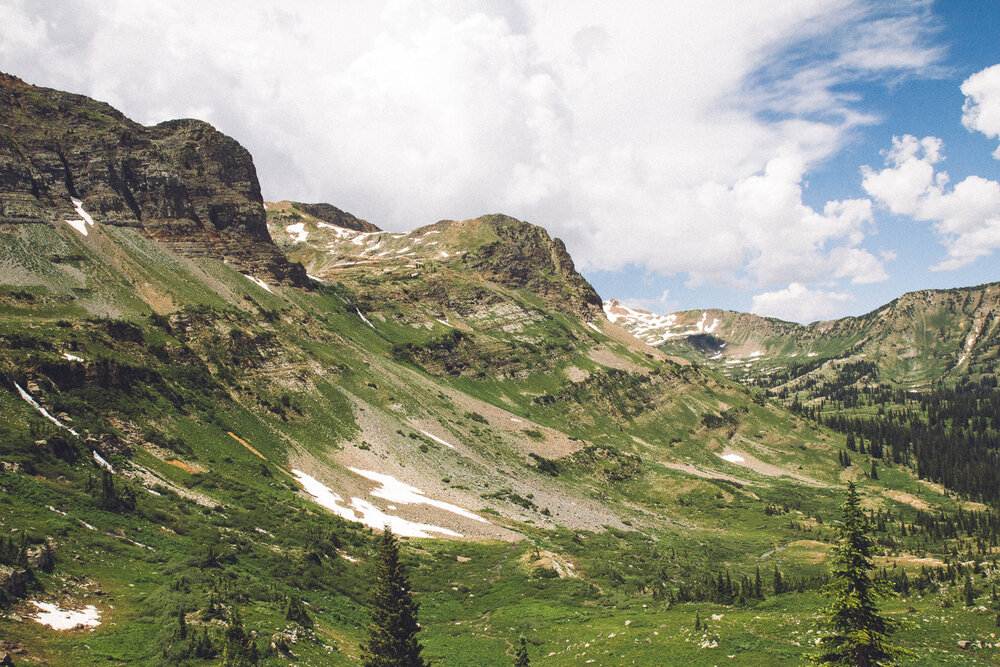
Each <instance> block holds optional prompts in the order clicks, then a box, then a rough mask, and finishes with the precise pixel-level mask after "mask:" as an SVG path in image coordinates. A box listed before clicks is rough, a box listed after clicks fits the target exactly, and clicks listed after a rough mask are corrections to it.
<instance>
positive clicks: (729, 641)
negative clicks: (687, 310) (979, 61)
mask: <svg viewBox="0 0 1000 667" xmlns="http://www.w3.org/2000/svg"><path fill="white" fill-rule="evenodd" d="M3 82H4V86H5V95H4V97H3V99H2V100H0V110H2V111H3V113H4V117H3V121H4V122H3V125H4V126H5V128H8V129H5V130H4V132H6V134H4V135H3V137H4V141H5V143H4V150H5V151H6V153H4V158H3V160H4V161H3V162H2V164H0V168H2V169H3V170H4V171H3V172H2V173H3V174H4V177H3V178H2V179H0V202H2V206H3V208H2V211H3V215H2V216H0V267H2V270H0V313H2V318H0V408H2V409H0V462H2V466H0V468H2V470H0V487H3V489H4V493H3V494H0V526H2V527H3V528H4V531H3V532H4V534H5V535H6V536H7V537H6V538H5V539H4V540H3V541H0V591H2V595H0V602H2V603H3V607H2V613H0V636H2V637H3V638H4V640H3V641H4V642H6V643H5V644H4V645H3V647H2V648H0V650H5V651H12V650H15V649H16V650H18V651H23V653H17V654H16V655H15V657H14V660H15V661H17V662H18V663H20V662H21V661H40V660H46V661H47V662H48V663H49V664H91V663H94V662H98V661H100V662H103V661H117V662H123V663H127V664H171V665H173V664H214V663H216V662H218V660H219V659H220V658H221V656H222V652H223V647H224V645H225V642H226V641H228V640H227V639H226V636H227V634H229V630H232V629H233V628H234V627H237V626H238V624H239V623H242V626H243V627H245V628H246V630H247V631H248V632H249V631H253V632H254V633H255V634H254V635H253V638H254V641H255V642H256V645H257V646H259V649H260V651H261V656H260V662H261V663H262V664H274V665H277V664H288V662H289V661H291V660H294V662H295V664H303V665H307V664H313V665H320V664H357V661H358V656H359V645H360V643H361V642H362V641H363V640H364V629H363V628H364V624H365V622H366V619H367V609H366V604H367V588H368V582H369V581H370V572H369V560H370V558H371V554H372V549H373V545H374V541H373V539H372V530H373V529H374V530H378V529H381V528H382V527H383V526H385V525H389V526H390V527H391V528H392V530H393V531H394V532H396V533H397V534H399V535H400V536H402V537H403V538H404V543H405V549H404V558H405V561H406V563H407V565H408V567H409V569H410V572H411V576H412V580H413V587H414V591H415V593H416V595H417V599H418V601H419V603H420V620H421V624H422V626H423V630H422V632H421V641H422V642H423V643H424V645H425V647H426V651H425V654H426V655H427V657H428V658H429V659H431V660H433V661H434V662H435V663H437V664H476V665H503V664H510V662H511V656H512V654H513V647H514V645H515V643H516V642H517V639H518V637H519V636H522V635H523V636H525V637H527V638H528V640H529V642H530V647H531V648H530V652H531V657H532V661H533V662H537V663H538V664H552V665H563V664H565V665H569V664H579V663H580V662H584V663H586V662H588V661H589V660H594V661H595V663H596V664H631V662H632V661H633V660H635V661H637V664H639V663H643V664H664V662H665V661H666V662H672V661H686V662H691V663H692V664H716V663H720V662H724V661H725V662H730V663H731V664H748V665H751V664H760V663H761V662H762V661H764V660H767V661H769V662H771V663H773V664H799V663H800V662H801V659H802V655H803V651H804V649H803V645H804V644H806V643H807V642H808V641H809V640H810V639H811V638H812V637H813V636H814V634H813V633H814V628H813V627H812V626H813V624H814V621H815V614H816V611H817V610H818V609H819V607H820V606H821V604H822V600H821V598H820V596H819V594H818V588H819V587H820V586H821V585H822V583H823V582H824V581H825V577H826V574H827V571H828V570H827V567H828V562H829V547H830V545H831V543H832V541H833V540H834V537H835V533H834V532H833V531H832V530H831V529H830V527H829V526H830V524H831V522H832V521H835V520H836V517H837V516H838V512H839V505H840V503H841V500H842V495H843V485H844V482H845V481H846V480H848V479H856V480H858V481H859V483H860V484H861V486H862V488H863V490H864V493H865V502H866V507H868V508H870V510H871V511H872V512H873V517H874V518H877V519H878V525H879V526H880V527H879V531H880V533H879V536H880V540H881V542H880V544H882V545H883V547H884V550H885V551H884V555H883V556H880V559H879V565H880V566H882V567H884V568H886V572H887V576H892V577H894V578H895V579H894V580H895V581H902V580H905V581H906V582H907V584H906V585H907V586H909V585H910V583H909V582H910V581H911V580H912V581H913V582H918V581H919V582H920V583H919V586H920V587H921V588H920V590H921V591H924V590H925V589H926V590H927V595H926V599H925V598H924V596H923V595H922V594H921V595H920V596H919V599H918V596H917V595H916V594H912V595H909V597H907V599H906V600H904V601H901V602H898V603H893V604H894V605H895V606H894V607H893V608H892V613H894V614H914V615H915V616H914V618H920V617H921V615H923V616H926V615H928V614H930V613H931V612H934V613H936V614H937V616H938V617H940V618H942V619H944V614H947V618H948V622H949V623H951V625H950V626H949V627H948V629H947V630H940V629H937V628H934V627H930V626H927V625H924V627H923V628H918V629H916V630H913V631H912V632H910V633H909V634H907V635H906V636H905V638H904V641H905V643H907V645H910V646H912V647H920V648H922V649H924V650H928V651H930V650H933V651H935V652H937V653H936V657H937V656H941V658H942V659H941V660H940V661H935V664H940V663H941V662H949V661H951V660H952V658H954V659H955V660H954V661H956V662H959V661H968V659H969V658H970V657H972V656H971V654H966V655H961V656H959V655H955V656H952V655H950V654H948V653H946V652H948V651H951V652H952V653H953V652H954V651H953V649H954V638H953V637H952V634H951V633H952V631H954V632H961V633H963V636H965V635H966V634H968V635H969V636H976V637H985V636H986V635H987V634H988V632H989V631H990V628H992V627H993V626H994V620H993V616H992V615H991V614H987V613H983V612H980V611H977V610H976V609H968V610H966V609H959V608H957V607H956V608H954V609H951V608H950V607H949V610H948V611H947V612H944V613H942V611H941V609H940V608H939V604H940V603H941V601H942V600H945V599H950V598H951V596H953V595H956V594H957V593H954V592H953V591H952V587H953V586H954V585H956V576H958V578H959V579H958V585H961V583H962V581H961V579H962V577H964V575H965V574H966V573H969V574H970V576H971V575H972V573H973V572H974V574H975V576H976V578H977V582H979V583H978V595H979V597H980V598H981V599H982V601H983V602H984V603H985V604H989V601H988V591H987V588H986V587H985V586H984V581H983V582H980V578H981V575H982V576H985V570H983V569H981V568H979V567H978V566H977V567H976V569H975V571H974V570H973V566H972V565H971V564H969V563H970V561H974V560H975V559H974V558H972V557H970V554H971V552H972V549H973V548H975V547H976V545H980V552H979V556H980V557H981V558H982V559H985V558H988V557H989V553H990V552H989V548H988V547H986V552H985V553H986V555H983V553H984V552H983V547H982V546H981V545H983V544H989V543H990V540H995V537H996V530H997V527H996V526H994V525H993V521H992V519H986V518H984V517H985V515H983V514H979V513H978V512H980V511H982V510H983V509H985V508H984V506H982V505H979V504H976V503H972V502H968V501H965V500H961V499H956V498H954V497H951V496H950V494H948V493H947V492H946V491H945V490H944V489H942V488H940V487H937V486H935V485H929V484H925V483H922V482H920V481H918V480H917V479H916V478H915V477H914V475H913V474H912V473H911V471H910V470H909V469H908V468H906V467H905V466H903V465H893V463H892V461H891V460H889V461H884V460H882V459H879V462H878V465H879V474H878V476H877V477H869V476H868V471H869V470H870V469H873V468H874V463H873V460H874V459H873V458H871V457H869V458H865V457H864V456H860V455H857V454H855V461H854V463H853V464H848V465H844V463H843V458H842V457H843V454H844V452H845V451H846V450H845V448H846V444H847V441H846V439H845V437H844V436H843V435H841V434H838V433H836V432H834V431H831V430H829V429H828V428H825V427H823V426H821V425H818V424H815V423H813V422H812V421H810V420H809V419H807V418H805V416H801V415H796V414H793V413H791V412H790V411H789V410H787V409H786V408H784V407H782V406H781V405H780V404H779V403H778V402H776V401H772V400H768V399H767V398H766V397H765V396H764V395H763V394H762V393H760V392H758V391H754V390H751V389H748V388H746V387H744V386H741V385H739V384H737V383H733V382H731V381H730V380H728V379H727V378H725V377H724V376H723V375H722V374H721V373H718V372H716V371H714V370H712V369H705V368H701V367H699V366H698V365H695V364H691V363H689V362H687V361H686V360H684V359H681V358H676V359H672V358H668V357H667V356H666V355H664V354H663V353H662V352H660V351H659V350H656V349H654V348H652V347H650V346H649V345H647V344H645V343H643V342H641V341H639V340H638V339H636V338H634V337H632V336H631V335H630V334H628V333H627V332H626V331H625V330H624V329H623V328H621V327H619V326H617V325H616V324H614V323H612V322H611V321H609V320H608V319H606V318H605V317H604V315H603V313H602V311H601V302H600V298H599V297H598V296H597V294H596V292H595V291H594V290H593V288H592V287H591V286H590V285H589V284H588V283H587V282H586V280H585V279H584V278H583V277H582V276H580V274H579V273H577V272H576V270H575V268H574V265H573V262H572V259H571V258H570V257H569V255H568V254H567V253H566V249H565V247H564V246H563V244H562V243H561V242H560V241H559V240H558V239H553V238H551V237H550V236H549V235H548V233H547V232H546V231H545V230H544V229H543V228H541V227H539V226H537V225H533V224H530V223H527V222H523V221H519V220H515V219H513V218H510V217H507V216H500V215H488V216H484V217H481V218H477V219H473V220H466V221H447V220H446V221H440V222H436V223H434V224H430V225H427V226H423V227H419V228H417V229H415V230H414V231H411V232H406V233H392V232H384V231H381V230H379V229H377V228H376V227H375V226H374V225H371V223H367V222H365V221H364V220H362V219H360V218H357V217H355V216H354V215H352V214H349V213H345V212H343V211H340V210H339V209H336V208H335V207H333V206H331V205H324V204H301V203H294V202H278V203H274V204H270V203H269V204H267V206H266V213H265V205H264V203H263V202H262V201H261V197H260V192H259V188H258V187H257V185H256V174H255V173H253V169H252V161H251V160H250V158H249V155H248V154H247V153H246V151H245V150H244V149H242V148H241V147H239V145H238V144H236V142H235V141H234V140H232V139H230V138H228V137H224V136H223V135H221V134H219V133H217V132H216V131H215V130H213V129H212V128H210V126H207V125H205V124H203V123H198V122H197V121H174V122H171V123H167V124H163V125H158V126H155V127H153V128H144V127H142V126H138V125H136V124H134V123H131V121H128V120H127V119H125V118H124V117H122V116H121V114H118V112H115V111H114V110H113V109H111V108H110V107H107V106H106V105H102V104H100V103H97V102H94V101H92V100H87V99H86V98H82V97H79V96H73V95H69V94H66V93H60V92H57V91H49V90H46V89H41V88H35V87H32V86H28V85H27V84H24V83H22V82H20V81H17V80H15V79H12V78H10V77H6V78H5V79H4V80H3ZM9 128H13V132H12V131H11V130H10V129H9ZM126 131H127V132H128V136H127V137H125V136H123V135H122V134H121V133H123V132H126ZM192 132H195V134H191V133H192ZM53 137H56V138H58V140H56V139H55V138H53ZM129 141H133V142H135V143H134V144H129V143H128V142H129ZM189 141H191V142H193V145H191V146H190V147H189V148H190V150H188V149H187V148H185V146H186V145H187V143H188V142H189ZM210 148H211V149H210ZM60 153H61V154H62V155H63V156H65V160H63V159H61V158H59V155H60ZM53 156H55V157H53ZM60 165H62V166H61V167H60ZM67 165H68V166H67ZM109 165H110V166H109ZM116 178H120V179H121V182H119V181H117V180H115V179H116ZM168 199H169V202H168V201H167V200H168ZM130 200H132V201H134V203H135V206H133V205H132V204H130V203H129V201H130ZM75 216H79V220H81V221H82V222H75V221H76V220H77V218H76V217H75ZM265 216H266V217H265ZM67 220H69V221H67ZM265 223H266V225H265ZM84 232H86V233H84ZM272 239H273V240H272ZM282 253H285V254H287V257H288V259H286V258H285V256H284V255H283V254H282ZM306 272H308V276H309V277H306ZM991 331H992V330H991ZM708 333H713V332H708ZM988 335H992V334H988ZM987 337H988V336H987ZM959 511H961V512H962V513H961V514H958V512H959ZM970 511H973V512H977V513H976V514H973V515H971V516H974V517H983V518H982V520H980V519H976V520H974V521H972V522H970V521H969V518H968V517H969V516H970V515H969V512H970ZM956 517H958V518H957V519H956ZM942 526H944V527H948V529H947V530H945V529H942V528H941V527H942ZM962 563H966V564H965V565H963V564H962ZM772 570H773V572H772ZM761 576H764V578H765V579H766V580H767V582H768V583H767V584H766V585H763V586H762V584H761V583H760V577H761ZM755 580H756V583H755ZM899 585H900V586H902V584H899ZM913 585H914V586H917V585H918V584H917V583H914V584H913ZM907 590H909V589H907ZM914 590H915V589H914ZM932 591H933V592H932ZM299 599H301V600H302V601H304V603H305V605H306V606H305V607H304V608H305V609H307V613H306V616H307V617H308V618H307V619H306V620H304V619H303V618H302V615H301V613H298V612H297V613H292V611H291V610H293V609H296V608H302V607H301V605H296V604H295V601H296V600H299ZM46 605H56V606H57V607H58V608H59V609H63V610H77V611H79V612H80V614H82V615H81V616H78V617H75V618H73V619H71V620H73V621H75V620H81V621H86V623H91V626H89V627H88V626H86V625H84V626H82V627H77V628H75V629H73V627H72V626H70V629H62V630H57V629H54V628H52V627H51V626H47V625H42V624H41V623H39V622H36V621H38V620H39V619H40V618H41V615H40V614H41V611H43V610H44V609H46V608H47V607H46ZM911 607H912V608H913V609H914V610H915V611H913V612H908V611H906V610H907V609H908V608H911ZM984 608H985V607H984ZM916 610H919V611H916ZM698 613H700V614H701V616H700V617H699V625H698V627H697V628H695V626H694V618H695V616H696V614H698ZM180 619H184V620H183V623H182V622H181V620H180ZM240 619H242V620H240ZM702 622H704V623H705V626H702V625H701V623H702ZM943 622H944V621H943V620H942V623H943ZM93 623H96V625H94V624H93ZM922 623H923V624H926V623H928V622H927V621H923V622H922ZM57 625H58V624H57ZM74 625H75V623H74ZM807 626H808V627H807ZM181 628H184V629H183V631H182V630H181ZM997 652H998V651H997V650H994V649H993V646H992V645H991V646H986V645H983V647H982V648H981V655H982V656H983V659H984V661H986V660H993V659H995V658H996V654H997ZM730 655H732V656H734V657H732V658H730V657H729V656H730ZM18 656H20V657H18ZM737 656H738V657H737Z"/></svg>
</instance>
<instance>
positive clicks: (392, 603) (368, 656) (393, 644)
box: [361, 526, 427, 667]
mask: <svg viewBox="0 0 1000 667" xmlns="http://www.w3.org/2000/svg"><path fill="white" fill-rule="evenodd" d="M374 575H375V581H374V584H373V586H372V591H371V598H370V600H371V614H372V619H371V623H370V624H369V626H368V641H367V642H366V643H365V644H363V645H362V647H361V651H362V662H363V664H364V665H365V667H424V666H425V665H426V664H427V663H426V662H424V659H423V658H422V657H420V651H421V650H422V647H421V646H420V643H419V642H417V633H418V632H419V631H420V626H419V625H418V624H417V604H416V603H415V602H414V601H413V598H412V597H411V596H410V582H409V580H408V579H407V576H406V569H405V568H404V567H403V564H402V563H400V561H399V544H398V543H397V542H396V538H395V536H394V535H393V534H392V531H391V530H389V528H388V526H387V527H386V528H385V530H384V531H383V532H382V537H381V539H380V540H379V543H378V550H377V551H376V553H375V562H374Z"/></svg>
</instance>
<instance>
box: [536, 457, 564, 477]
mask: <svg viewBox="0 0 1000 667" xmlns="http://www.w3.org/2000/svg"><path fill="white" fill-rule="evenodd" d="M528 456H530V457H531V458H533V459H534V460H535V463H536V464H537V465H536V467H537V468H538V470H539V472H544V473H545V474H546V475H551V476H553V477H557V476H558V475H559V465H558V464H557V463H556V462H555V461H553V460H552V459H547V458H545V457H544V456H539V455H538V454H536V453H534V452H531V453H530V454H528Z"/></svg>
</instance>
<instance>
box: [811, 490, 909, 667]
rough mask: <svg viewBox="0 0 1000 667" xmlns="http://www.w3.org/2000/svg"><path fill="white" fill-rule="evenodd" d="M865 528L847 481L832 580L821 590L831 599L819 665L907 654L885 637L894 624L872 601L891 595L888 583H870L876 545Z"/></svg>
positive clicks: (863, 666) (863, 663)
mask: <svg viewBox="0 0 1000 667" xmlns="http://www.w3.org/2000/svg"><path fill="white" fill-rule="evenodd" d="M868 529H869V525H868V522H867V521H866V518H865V515H864V514H863V513H862V511H861V504H860V500H859V498H858V491H857V487H856V486H855V485H854V482H850V483H848V485H847V499H846V501H845V502H844V512H843V523H842V524H841V526H840V544H839V545H838V546H837V553H836V556H835V557H834V561H833V566H834V568H833V572H832V574H831V577H832V578H831V581H830V583H829V584H827V586H826V589H825V591H824V592H825V593H826V595H827V596H828V597H831V598H832V599H833V602H832V603H831V604H830V606H829V607H827V609H826V610H825V611H826V614H827V618H826V620H825V622H824V625H825V626H826V627H827V628H828V629H830V630H831V631H832V634H830V635H827V636H824V637H823V638H822V639H821V640H820V642H819V647H820V651H821V653H820V654H819V655H817V656H815V658H814V659H815V661H816V662H818V663H820V664H824V665H851V666H860V667H868V666H873V665H881V664H887V663H892V662H895V661H896V660H898V659H899V658H903V657H908V656H910V655H911V654H910V653H909V651H905V650H903V649H901V648H899V647H896V646H893V645H892V644H890V643H889V635H890V634H891V633H892V632H893V631H894V630H896V629H897V628H898V627H899V623H898V622H897V621H894V620H893V619H889V618H886V617H884V616H883V615H882V614H881V613H880V612H879V609H878V605H877V602H878V600H879V599H881V598H887V597H891V596H892V595H893V594H894V592H893V590H892V586H891V584H890V583H889V581H888V580H886V579H872V576H871V571H872V570H873V569H874V568H875V564H874V562H873V561H872V557H873V556H874V555H875V543H874V541H873V540H872V539H871V537H870V536H869V535H868Z"/></svg>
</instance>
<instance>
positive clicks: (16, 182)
mask: <svg viewBox="0 0 1000 667" xmlns="http://www.w3.org/2000/svg"><path fill="white" fill-rule="evenodd" d="M0 127H2V128H3V129H2V131H0V224H12V223H36V224H49V225H54V224H64V223H63V221H68V220H77V219H80V218H83V219H84V220H88V218H87V216H97V217H99V218H100V219H101V223H102V224H107V225H113V226H116V227H131V228H136V229H139V230H140V231H141V232H142V233H143V234H144V235H146V236H147V237H149V238H152V239H155V240H157V241H160V242H162V243H164V244H166V245H168V246H170V247H172V248H174V249H175V250H177V251H178V252H179V253H181V254H182V255H185V256H189V257H198V256H206V257H217V258H220V259H224V260H226V261H231V262H233V263H234V264H236V265H238V266H240V267H241V270H243V271H244V272H247V273H252V274H260V276H263V277H269V278H270V279H272V280H274V281H277V282H279V283H285V284H290V285H299V286H303V285H305V284H306V278H305V272H304V271H303V270H302V269H301V267H298V266H296V265H294V264H292V263H289V262H288V261H287V260H286V259H285V257H284V256H283V255H282V254H281V253H280V252H279V251H278V250H277V248H276V247H275V246H274V244H273V243H271V239H270V237H269V235H268V232H267V226H266V222H265V213H264V207H263V199H262V197H261V194H260V183H259V182H258V180H257V172H256V169H255V168H254V164H253V158H252V157H251V156H250V153H249V152H248V151H247V150H246V149H245V148H243V147H242V146H241V145H240V144H239V143H238V142H237V141H235V140H234V139H232V138H230V137H228V136H226V135H224V134H222V133H221V132H219V131H218V130H216V129H215V128H213V127H212V126H211V125H209V124H208V123H205V122H204V121H200V120H192V119H182V120H171V121H166V122H163V123H160V124H158V125H155V126H152V127H144V126H142V125H139V124H138V123H135V122H133V121H131V120H129V119H128V118H126V117H125V116H124V114H122V113H121V112H119V111H118V110H116V109H114V108H113V107H111V106H110V105H108V104H105V103H103V102H97V101H95V100H92V99H90V98H88V97H85V96H83V95H75V94H71V93H65V92H62V91H57V90H53V89H50V88H42V87H37V86H32V85H30V84H27V83H25V82H23V81H22V80H20V79H19V78H17V77H15V76H12V75H9V74H3V75H0ZM90 226H92V222H91V223H90ZM86 229H87V226H83V227H79V228H78V231H80V233H81V234H83V233H84V231H85V230H86Z"/></svg>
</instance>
